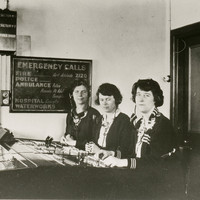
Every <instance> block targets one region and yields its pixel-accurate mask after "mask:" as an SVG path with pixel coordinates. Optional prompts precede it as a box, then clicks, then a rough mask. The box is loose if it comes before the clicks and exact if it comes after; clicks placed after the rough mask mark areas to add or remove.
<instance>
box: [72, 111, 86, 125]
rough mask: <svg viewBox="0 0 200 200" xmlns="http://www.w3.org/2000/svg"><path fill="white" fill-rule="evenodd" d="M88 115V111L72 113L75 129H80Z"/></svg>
mask: <svg viewBox="0 0 200 200" xmlns="http://www.w3.org/2000/svg"><path fill="white" fill-rule="evenodd" d="M86 115H87V111H84V112H81V113H76V111H72V118H73V122H74V125H75V128H78V125H79V124H80V122H81V120H82V119H83V118H84V117H85V116H86Z"/></svg>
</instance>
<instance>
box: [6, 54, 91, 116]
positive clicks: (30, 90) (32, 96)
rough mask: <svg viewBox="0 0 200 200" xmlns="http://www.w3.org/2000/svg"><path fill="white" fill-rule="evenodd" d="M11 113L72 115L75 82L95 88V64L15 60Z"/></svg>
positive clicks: (73, 60)
mask: <svg viewBox="0 0 200 200" xmlns="http://www.w3.org/2000/svg"><path fill="white" fill-rule="evenodd" d="M11 65H12V68H11V104H10V112H39V113H40V112H61V113H62V112H68V111H69V110H70V108H71V105H70V98H69V89H70V85H71V84H72V83H73V81H74V80H78V79H82V80H85V81H86V82H88V84H89V85H91V68H92V60H80V59H58V58H39V57H20V56H18V57H17V56H13V57H11Z"/></svg>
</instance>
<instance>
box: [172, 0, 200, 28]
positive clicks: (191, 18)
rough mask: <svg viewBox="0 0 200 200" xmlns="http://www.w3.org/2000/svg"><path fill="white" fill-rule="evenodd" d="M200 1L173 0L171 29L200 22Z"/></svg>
mask: <svg viewBox="0 0 200 200" xmlns="http://www.w3.org/2000/svg"><path fill="white" fill-rule="evenodd" d="M199 7H200V1H199V0H190V1H188V0H171V29H176V28H180V27H182V26H186V25H189V24H193V23H196V22H199V21H200V13H199Z"/></svg>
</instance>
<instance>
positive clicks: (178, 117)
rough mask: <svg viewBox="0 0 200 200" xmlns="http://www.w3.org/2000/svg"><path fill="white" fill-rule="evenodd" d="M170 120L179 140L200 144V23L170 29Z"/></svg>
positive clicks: (194, 144)
mask: <svg viewBox="0 0 200 200" xmlns="http://www.w3.org/2000/svg"><path fill="white" fill-rule="evenodd" d="M171 76H172V77H171V78H172V82H171V112H170V113H171V120H172V123H173V125H174V128H175V130H176V132H177V133H178V136H179V143H180V144H181V145H182V144H183V145H185V143H190V145H191V146H192V147H193V148H196V147H198V146H200V145H198V144H200V114H199V113H200V23H196V24H192V25H189V26H185V27H182V28H179V29H175V30H173V31H171Z"/></svg>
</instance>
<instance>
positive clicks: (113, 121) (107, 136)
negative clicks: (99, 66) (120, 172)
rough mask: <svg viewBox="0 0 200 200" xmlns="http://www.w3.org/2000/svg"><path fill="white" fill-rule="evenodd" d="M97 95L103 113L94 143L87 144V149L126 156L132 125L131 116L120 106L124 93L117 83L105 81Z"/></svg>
mask: <svg viewBox="0 0 200 200" xmlns="http://www.w3.org/2000/svg"><path fill="white" fill-rule="evenodd" d="M96 96H97V99H96V103H97V104H98V105H100V107H101V109H102V112H103V114H102V116H101V118H100V119H99V120H98V125H97V129H96V131H95V132H94V133H95V134H94V137H93V143H89V144H86V151H88V152H90V153H96V154H100V153H104V156H109V155H113V156H117V157H122V158H123V157H126V156H127V155H128V154H129V146H130V137H131V131H132V126H131V123H130V118H129V117H128V116H127V115H126V114H124V113H122V112H120V110H119V108H118V106H119V104H120V103H121V101H122V95H121V93H120V91H119V89H118V88H117V87H116V86H115V85H113V84H110V83H104V84H102V85H100V87H99V88H98V90H97V94H96Z"/></svg>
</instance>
